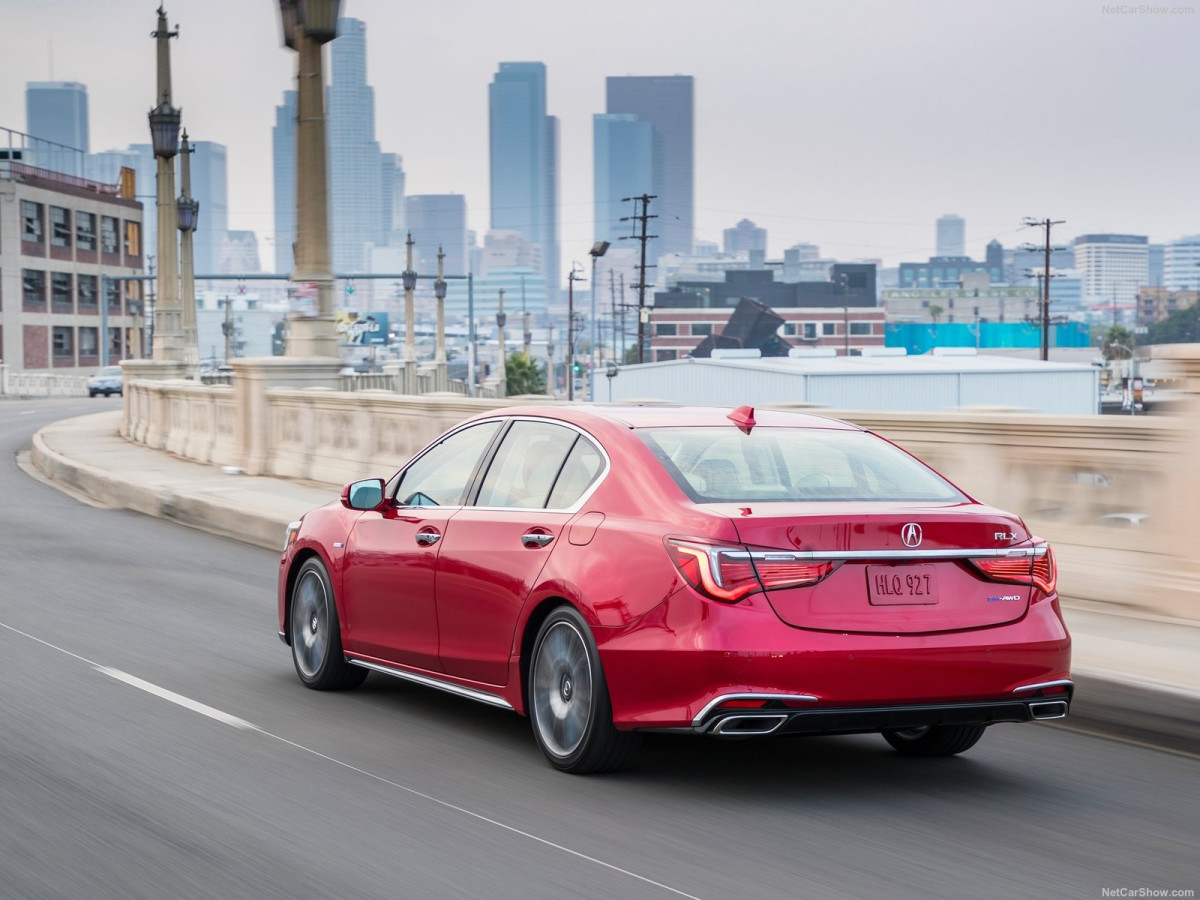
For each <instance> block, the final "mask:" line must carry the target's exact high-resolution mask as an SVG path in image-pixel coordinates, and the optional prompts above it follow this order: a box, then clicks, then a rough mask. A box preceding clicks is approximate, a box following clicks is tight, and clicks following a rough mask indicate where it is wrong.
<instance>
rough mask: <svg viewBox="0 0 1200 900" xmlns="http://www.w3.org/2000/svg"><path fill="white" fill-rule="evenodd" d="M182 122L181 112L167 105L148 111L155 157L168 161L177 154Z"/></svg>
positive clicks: (161, 104)
mask: <svg viewBox="0 0 1200 900" xmlns="http://www.w3.org/2000/svg"><path fill="white" fill-rule="evenodd" d="M172 33H174V32H172ZM182 122H183V111H182V110H180V109H177V108H176V107H174V106H171V104H169V103H165V102H164V103H160V104H159V105H158V106H156V107H154V109H152V110H150V144H151V146H152V147H153V148H154V155H155V156H159V157H163V158H165V159H170V158H171V157H173V156H174V155H175V154H176V153H178V152H179V126H180V124H181V123H182Z"/></svg>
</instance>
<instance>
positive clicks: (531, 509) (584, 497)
mask: <svg viewBox="0 0 1200 900" xmlns="http://www.w3.org/2000/svg"><path fill="white" fill-rule="evenodd" d="M481 421H483V422H491V421H493V420H492V419H482V420H481ZM499 421H500V422H502V423H503V422H506V421H507V422H539V423H542V424H545V423H549V424H552V425H560V426H562V427H563V428H567V429H569V430H571V431H574V432H577V433H579V434H580V435H582V436H583V437H584V438H586V439H587V440H588V442H589V443H590V444H591V445H592V446H593V447H595V448H596V449H597V450H599V451H600V458H601V459H603V460H604V466H603V467H602V468H601V470H600V474H599V475H597V476H596V479H595V481H593V482H592V483H591V485H590V486H589V487H588V489H587V490H586V491H584V492H583V493H582V494H580V495H579V499H578V500H576V501H575V502H574V503H573V504H572V505H570V506H556V507H553V508H551V507H548V506H464V507H461V508H462V509H486V510H490V511H496V512H518V513H535V512H543V513H563V514H565V515H574V514H575V513H577V512H579V511H580V510H581V509H583V507H584V504H586V503H587V501H588V500H590V499H591V497H592V494H594V493H595V492H596V490H597V489H598V488H599V487H600V485H601V484H603V483H604V479H606V478H607V477H608V473H609V472H611V471H612V460H611V459H610V458H609V455H608V451H607V450H605V449H604V445H603V444H601V443H600V441H599V440H597V438H596V437H595V435H592V434H590V433H588V432H587V431H585V430H584V429H582V428H580V427H579V426H578V425H576V424H574V423H573V422H564V421H563V420H562V419H550V418H546V417H544V416H505V417H504V418H503V419H500V420H499ZM474 424H479V423H474ZM505 437H507V435H505ZM503 445H504V441H503V440H501V442H500V446H503ZM497 449H499V448H497ZM568 455H570V454H569V453H568ZM564 462H565V460H564ZM484 477H485V478H486V477H487V474H486V473H485V474H484ZM553 490H554V486H553V485H551V493H553Z"/></svg>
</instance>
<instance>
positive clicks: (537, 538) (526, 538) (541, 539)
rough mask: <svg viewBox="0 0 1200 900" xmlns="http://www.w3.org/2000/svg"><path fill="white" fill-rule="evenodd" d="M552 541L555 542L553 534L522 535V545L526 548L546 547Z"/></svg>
mask: <svg viewBox="0 0 1200 900" xmlns="http://www.w3.org/2000/svg"><path fill="white" fill-rule="evenodd" d="M552 540H554V535H552V534H534V533H530V534H523V535H521V543H522V544H524V545H525V546H526V547H545V546H546V545H547V544H549V543H550V542H551V541H552Z"/></svg>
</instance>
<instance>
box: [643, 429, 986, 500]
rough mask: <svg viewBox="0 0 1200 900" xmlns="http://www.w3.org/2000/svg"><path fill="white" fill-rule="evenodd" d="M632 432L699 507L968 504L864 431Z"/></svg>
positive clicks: (918, 465) (930, 473) (946, 484)
mask: <svg viewBox="0 0 1200 900" xmlns="http://www.w3.org/2000/svg"><path fill="white" fill-rule="evenodd" d="M636 433H637V435H638V436H639V437H640V438H641V439H642V440H643V441H644V442H645V443H646V446H647V447H649V448H650V450H651V451H652V452H653V453H654V455H655V456H656V457H657V458H658V460H659V462H661V463H662V465H663V468H665V469H666V470H667V472H669V473H670V475H671V477H672V478H674V479H675V483H676V484H678V485H679V487H680V488H682V489H683V492H684V493H685V494H687V495H688V497H690V498H691V499H692V500H693V501H695V502H696V503H751V502H753V503H762V502H770V501H796V500H901V501H904V500H907V501H914V502H938V503H942V502H944V503H959V502H963V501H965V500H966V499H967V498H966V497H965V496H963V494H962V493H961V492H959V491H958V490H956V489H955V488H954V487H953V485H951V484H950V483H949V482H947V481H946V480H945V479H943V478H942V477H940V476H939V475H937V474H936V473H935V472H933V471H932V470H931V469H929V468H927V467H926V466H924V465H922V464H921V463H919V462H917V461H916V460H915V459H913V458H912V457H911V456H909V455H908V454H907V453H904V452H903V451H901V450H898V449H897V448H895V447H893V446H892V445H891V444H889V443H888V442H887V441H884V440H882V439H881V438H878V437H876V436H874V435H872V434H868V433H867V432H863V431H833V430H825V429H814V428H771V427H763V426H759V427H758V428H755V429H754V430H753V431H752V432H751V433H750V434H743V433H742V432H740V431H738V430H737V429H735V428H731V427H728V426H721V427H716V428H643V429H638V430H637V432H636Z"/></svg>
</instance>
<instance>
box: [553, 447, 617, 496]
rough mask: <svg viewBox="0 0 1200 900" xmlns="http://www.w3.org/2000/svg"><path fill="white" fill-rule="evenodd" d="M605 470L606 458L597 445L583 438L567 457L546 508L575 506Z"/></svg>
mask: <svg viewBox="0 0 1200 900" xmlns="http://www.w3.org/2000/svg"><path fill="white" fill-rule="evenodd" d="M603 468H604V457H603V456H601V455H600V451H599V450H597V449H596V445H595V444H593V443H592V442H591V441H589V440H588V439H587V438H585V437H582V436H581V437H580V438H579V440H577V441H576V442H575V446H574V447H572V448H571V454H570V456H568V457H567V461H566V463H565V464H564V465H563V467H562V472H560V473H559V475H558V480H557V481H556V482H554V489H553V490H552V491H551V492H550V500H549V502H547V503H546V506H548V507H549V508H550V509H567V508H568V507H571V506H574V505H575V503H576V502H577V501H578V500H579V498H580V497H582V496H583V492H584V491H586V490H587V489H588V488H589V487H591V486H592V482H594V481H595V480H596V479H597V478H598V477H600V471H601V469H603Z"/></svg>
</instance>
